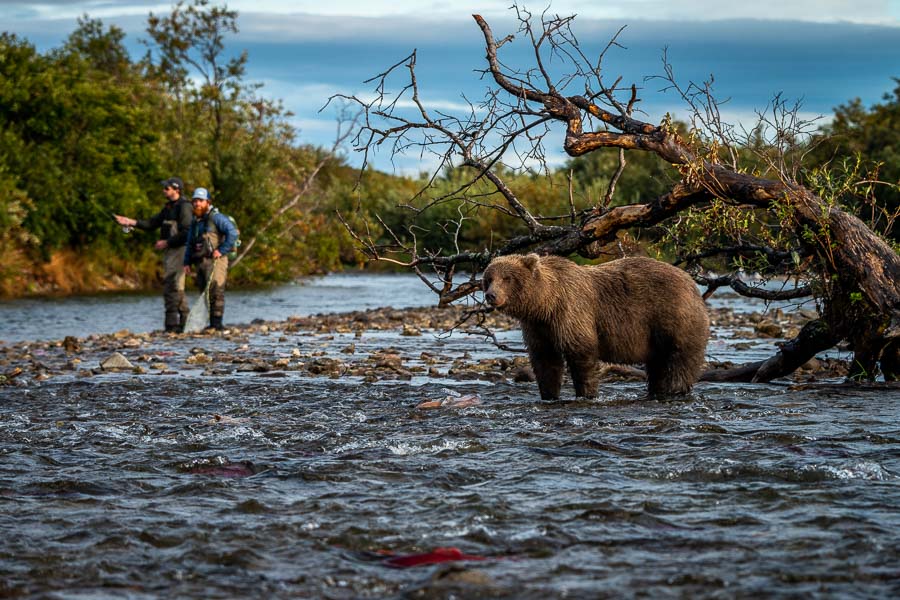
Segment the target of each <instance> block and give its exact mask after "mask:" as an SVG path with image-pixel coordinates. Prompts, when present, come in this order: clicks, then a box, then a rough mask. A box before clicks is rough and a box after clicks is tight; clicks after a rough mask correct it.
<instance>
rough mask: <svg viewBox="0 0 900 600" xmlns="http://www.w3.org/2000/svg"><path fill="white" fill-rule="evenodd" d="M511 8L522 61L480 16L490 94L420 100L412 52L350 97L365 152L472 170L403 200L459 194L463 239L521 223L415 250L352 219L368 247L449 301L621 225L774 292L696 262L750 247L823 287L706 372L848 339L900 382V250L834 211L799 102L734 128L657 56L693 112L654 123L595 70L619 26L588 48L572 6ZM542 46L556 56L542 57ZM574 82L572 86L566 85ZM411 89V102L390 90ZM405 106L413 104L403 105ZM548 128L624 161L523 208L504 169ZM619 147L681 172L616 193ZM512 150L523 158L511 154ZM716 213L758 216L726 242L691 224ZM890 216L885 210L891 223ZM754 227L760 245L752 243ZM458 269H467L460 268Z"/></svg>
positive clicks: (734, 374)
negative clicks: (807, 157) (560, 205)
mask: <svg viewBox="0 0 900 600" xmlns="http://www.w3.org/2000/svg"><path fill="white" fill-rule="evenodd" d="M514 10H515V11H516V14H517V16H518V19H519V24H520V27H519V31H518V34H519V35H521V36H523V37H524V38H526V39H527V41H528V43H530V45H531V49H532V51H533V52H532V56H533V65H532V66H531V67H530V68H528V69H518V70H517V69H513V68H510V67H507V66H505V64H504V63H503V62H502V61H501V60H500V58H499V52H500V50H501V48H502V47H503V46H504V45H505V44H507V43H509V42H511V41H513V39H514V36H512V35H510V36H507V37H505V38H503V39H502V40H499V41H498V40H497V39H496V38H495V36H494V34H493V31H492V30H491V28H490V26H489V25H488V23H487V22H486V21H485V20H484V19H483V18H481V17H480V16H478V15H474V19H475V22H476V24H477V25H478V27H479V28H480V29H481V32H482V34H483V37H484V42H485V50H486V55H485V60H486V68H485V69H484V71H483V74H484V76H485V77H486V78H487V79H488V80H489V81H490V82H492V84H493V85H492V87H491V89H490V91H489V93H488V94H487V95H486V97H485V98H484V100H483V101H481V102H480V103H479V104H477V105H475V104H471V105H470V110H469V114H467V115H466V116H464V117H456V116H451V115H448V114H445V113H441V112H432V111H430V110H429V109H428V108H427V107H426V103H425V102H423V101H422V99H421V96H420V90H419V87H418V82H417V79H416V53H415V52H413V53H412V54H411V55H410V56H409V57H407V59H405V60H403V61H401V62H399V63H397V64H395V65H394V66H392V67H391V68H389V69H388V70H387V71H385V72H384V73H381V74H380V75H378V76H377V77H375V78H373V79H372V81H373V82H375V83H376V85H377V87H376V92H377V93H376V95H375V97H374V99H372V100H368V101H363V100H361V99H359V98H356V97H351V98H350V99H351V100H352V101H355V102H357V103H359V104H360V106H361V107H362V109H363V110H364V114H365V123H364V125H363V127H362V129H361V130H360V132H359V134H358V136H357V140H356V141H357V147H358V149H359V150H361V151H362V152H363V153H364V155H365V156H366V157H368V155H369V153H370V152H373V151H375V150H377V149H378V148H379V147H381V146H382V145H384V144H387V145H388V146H389V147H390V148H391V151H392V152H393V153H396V154H399V153H404V152H409V151H410V150H417V151H418V152H420V153H421V154H422V155H423V156H425V155H427V156H430V157H432V158H434V159H436V163H437V167H436V169H435V171H434V173H435V175H434V176H433V177H432V179H431V180H430V183H433V182H434V180H435V179H434V178H435V177H436V176H437V174H438V173H440V172H441V171H442V170H447V169H450V168H454V169H466V170H468V172H469V173H470V175H471V176H470V177H469V178H468V179H467V180H466V181H465V182H464V183H463V184H461V185H459V186H458V187H457V188H456V189H454V190H453V191H452V192H450V193H443V194H441V195H437V196H434V195H431V196H429V190H430V186H426V187H425V189H423V190H422V192H420V197H419V200H420V205H419V206H413V203H411V208H413V210H415V211H418V212H422V211H427V210H431V209H434V208H435V207H437V206H440V205H442V204H445V203H448V202H454V203H455V206H456V207H457V215H458V217H457V218H454V219H448V220H447V222H446V223H445V224H444V225H443V227H444V228H445V229H446V230H448V231H451V232H453V233H455V234H456V235H457V236H458V234H459V232H460V231H461V230H462V229H463V227H464V226H465V223H466V220H467V215H468V214H471V212H470V211H475V210H494V211H499V212H501V213H503V214H504V215H506V216H507V217H508V218H510V219H515V220H517V221H518V222H519V223H520V224H521V230H520V233H519V234H518V235H515V236H510V237H508V238H507V239H504V240H501V241H500V242H499V243H498V245H496V246H493V247H488V248H485V249H483V250H472V249H465V248H462V247H460V245H459V244H457V246H456V248H455V249H454V250H453V251H451V252H447V251H444V250H441V249H435V248H427V247H420V245H419V243H418V242H417V235H416V234H417V232H416V231H414V230H410V231H409V232H407V234H406V235H403V236H401V235H399V233H398V232H395V231H391V230H390V229H389V228H387V227H385V226H384V224H383V223H382V224H381V227H380V233H381V239H380V240H379V238H378V236H377V235H376V234H374V233H373V230H371V229H370V230H367V231H359V230H353V231H351V233H352V234H353V235H354V236H355V237H356V239H357V241H358V242H359V244H360V247H361V248H362V249H363V251H364V252H365V253H366V254H367V255H368V256H369V257H370V258H371V259H373V260H387V261H393V262H396V263H399V264H403V265H406V266H408V267H410V268H412V269H414V270H415V271H416V272H417V273H418V274H419V275H420V277H422V279H423V281H425V282H426V283H427V284H428V285H429V286H431V288H432V289H433V290H434V291H435V292H436V293H437V294H438V295H439V298H440V302H441V303H442V304H447V303H449V302H453V301H455V300H458V299H460V298H462V297H464V296H466V295H469V294H471V293H472V292H474V291H476V290H478V289H479V288H480V280H479V278H478V274H479V273H480V272H481V270H482V269H483V268H484V267H485V266H486V265H487V263H488V262H489V261H490V260H491V258H493V257H495V256H498V255H503V254H510V253H520V252H526V251H528V252H538V253H541V254H558V255H563V256H569V255H573V254H578V255H580V256H582V257H586V258H598V257H600V256H601V255H602V254H604V253H610V252H611V250H610V248H613V251H612V252H614V248H615V245H616V243H617V242H619V241H620V240H621V238H622V233H623V232H626V231H630V232H635V231H640V230H647V229H648V228H659V227H664V228H666V229H667V230H668V231H669V233H670V235H671V238H670V241H671V243H672V244H673V247H674V248H676V250H677V251H678V252H679V254H680V255H681V259H680V262H683V263H684V264H685V265H686V268H688V269H689V270H690V271H691V272H693V273H695V274H696V275H697V277H698V280H700V281H701V282H705V283H706V284H707V286H708V287H709V291H710V293H711V292H712V290H713V289H714V288H715V287H720V286H722V285H728V286H730V287H731V288H732V289H734V290H735V291H736V292H738V293H745V294H748V293H749V294H757V295H759V294H767V293H771V292H761V291H759V290H756V289H751V288H750V286H747V285H746V284H744V283H743V282H742V280H741V279H740V278H739V277H735V276H733V275H731V276H726V277H725V278H710V277H707V276H705V275H704V273H705V270H704V261H705V260H708V259H710V258H715V259H716V260H718V261H719V263H718V264H722V262H721V261H722V257H723V256H724V257H728V260H729V262H728V263H727V264H729V265H731V266H733V267H737V266H740V265H741V264H744V263H743V262H742V261H743V260H744V259H746V260H752V261H754V263H753V264H755V265H759V264H764V268H763V269H762V271H763V272H764V273H765V274H767V275H769V276H777V275H792V276H794V277H800V278H802V279H803V280H804V281H806V282H807V284H806V285H803V286H800V287H798V288H797V289H795V290H793V291H790V292H782V294H785V295H790V294H793V297H799V296H803V295H808V296H811V297H813V298H815V300H816V304H817V307H818V310H819V318H818V319H817V320H815V321H813V322H812V323H810V324H808V325H807V326H806V327H804V328H803V330H802V331H801V332H800V334H799V335H798V337H797V338H796V339H794V340H791V341H790V342H788V343H787V344H784V345H783V347H782V348H781V349H780V351H779V352H778V353H777V354H776V355H775V356H773V358H772V359H770V360H767V361H762V362H761V363H758V364H756V365H745V366H743V367H740V368H736V369H734V370H732V371H729V372H724V373H723V372H717V373H716V374H714V375H712V374H711V375H710V377H715V378H716V379H718V380H723V379H724V380H747V381H769V380H771V379H773V378H776V377H779V376H783V375H786V374H789V373H790V372H792V371H793V370H794V369H796V368H797V367H798V366H800V365H801V364H803V363H804V362H806V360H808V359H809V358H811V357H813V356H814V355H815V354H816V353H818V352H821V351H823V350H826V349H828V348H831V347H833V346H834V345H835V344H836V343H838V342H841V341H845V342H847V343H848V345H849V347H850V348H852V351H853V366H852V368H851V377H852V378H854V379H868V380H872V379H874V378H875V377H876V376H877V374H878V372H879V367H880V372H882V373H883V374H884V377H885V379H886V380H889V381H894V380H898V379H900V257H898V255H897V253H896V252H895V251H894V249H893V248H892V247H891V246H890V245H889V244H888V243H886V242H885V241H884V239H882V238H881V237H880V236H879V235H878V234H877V233H876V232H875V231H873V229H871V228H870V227H869V226H867V225H866V224H865V223H864V222H863V221H862V220H860V219H859V218H857V217H856V216H854V215H853V214H850V213H849V212H847V211H845V210H844V209H842V208H841V204H840V200H841V198H840V194H835V195H833V196H832V197H823V196H822V195H820V194H819V193H817V191H816V188H815V186H814V185H810V184H809V183H808V181H807V180H809V179H810V177H809V176H808V174H807V173H806V172H805V171H804V170H803V166H802V157H803V141H802V135H801V134H802V133H803V131H804V128H805V127H808V126H809V123H805V122H803V121H801V120H800V119H799V118H798V115H799V110H798V107H796V106H795V107H793V108H791V107H788V106H787V105H786V104H785V103H784V102H783V101H781V99H780V98H779V97H777V96H776V99H775V101H774V102H773V104H772V117H766V116H765V115H763V114H761V115H760V120H761V122H760V124H759V126H758V127H757V128H755V129H753V130H752V131H751V132H750V133H746V132H745V134H743V135H744V137H743V140H742V139H740V136H741V135H742V134H739V133H738V131H737V130H736V129H735V128H733V127H729V126H727V125H726V124H724V123H723V122H722V120H721V118H720V115H719V110H718V105H717V103H716V101H715V99H714V98H713V96H712V93H711V87H710V85H709V84H702V85H695V84H691V85H690V86H688V87H686V88H681V87H679V85H678V83H677V81H676V78H675V76H674V74H673V71H672V68H671V66H670V65H669V64H668V62H667V61H666V60H665V59H664V61H663V64H664V70H665V74H664V75H662V76H661V77H660V79H661V80H662V81H663V82H664V84H665V85H666V86H667V87H668V88H669V89H670V90H674V91H675V92H676V93H677V94H678V96H679V98H681V99H682V100H683V101H685V102H686V103H687V104H688V106H689V107H690V109H691V111H692V115H693V117H692V123H691V125H690V127H688V128H684V127H679V126H678V124H676V123H673V122H672V121H671V119H669V118H668V117H666V118H665V119H663V120H662V122H661V123H660V124H652V123H649V122H646V121H643V120H640V119H638V118H635V116H634V115H635V112H636V111H635V108H636V106H637V104H638V102H639V101H640V99H639V97H638V87H637V86H636V85H630V86H622V85H620V84H621V82H620V80H616V81H615V82H614V83H612V84H611V85H607V84H606V83H605V81H604V79H603V73H604V71H603V70H602V69H601V65H602V63H603V60H604V58H605V55H606V53H607V51H608V50H609V49H610V48H612V47H614V46H617V45H618V41H617V39H618V37H619V35H620V34H621V31H622V30H620V31H619V33H617V34H616V35H615V36H614V37H613V38H612V39H611V40H610V42H609V44H608V45H607V46H606V47H605V48H604V49H603V50H602V51H601V52H600V54H599V56H598V57H597V58H596V59H595V60H593V61H592V60H589V59H588V58H587V57H586V56H585V54H584V53H583V51H582V48H581V46H580V44H579V42H578V40H577V38H576V37H575V35H574V34H573V32H572V29H571V25H572V22H573V17H567V18H563V17H558V16H554V17H547V16H546V15H545V16H543V17H542V18H541V19H540V22H539V23H540V26H539V27H537V26H535V19H533V16H532V15H531V14H529V13H527V12H526V11H524V10H521V9H519V8H516V7H514ZM548 57H552V58H553V65H554V66H555V67H557V68H555V69H553V70H551V69H550V68H548V64H550V61H549V60H548ZM560 63H564V64H566V66H567V69H568V70H567V71H565V72H564V73H563V74H558V72H559V68H558V65H559V64H560ZM403 68H405V69H406V71H407V78H406V83H405V85H404V87H403V88H402V89H401V90H400V92H399V93H398V94H396V95H389V94H388V92H387V89H388V87H389V85H388V81H389V78H392V77H394V76H396V75H397V72H398V71H400V70H401V69H403ZM575 85H578V86H580V87H579V91H580V92H581V93H578V94H566V93H565V90H566V89H568V88H572V87H574V86H575ZM404 95H406V96H408V100H409V103H408V104H404V103H401V102H399V100H400V98H401V97H403V96H404ZM405 106H412V107H413V109H412V111H410V110H408V109H407V108H405ZM557 125H561V126H562V128H563V132H561V133H562V135H563V136H564V137H563V139H562V148H563V149H564V150H565V152H566V153H567V154H568V155H569V156H573V157H578V156H583V155H586V154H588V153H591V152H595V151H598V150H601V149H608V148H611V149H614V150H615V151H617V152H618V167H617V168H616V170H615V172H614V173H612V174H611V175H610V176H609V185H608V188H607V192H606V194H605V195H604V196H603V198H599V199H596V200H595V201H594V202H593V203H592V204H589V205H586V206H581V207H579V206H577V205H576V201H575V194H574V193H573V191H572V190H571V188H570V190H569V211H568V214H565V215H550V216H546V215H542V214H540V213H539V212H535V211H533V210H531V209H530V208H529V205H528V202H527V200H526V199H523V198H522V197H520V196H519V195H518V194H517V193H516V192H515V190H514V189H512V188H511V186H510V185H508V184H507V182H506V179H507V178H506V174H507V173H509V172H510V166H512V167H518V168H530V167H533V166H534V165H538V166H539V167H540V166H543V167H544V168H546V163H545V156H546V152H545V146H544V144H545V143H546V142H547V140H552V139H558V138H554V136H555V135H557V130H558V127H557V128H554V127H555V126H557ZM763 135H765V136H766V137H767V139H768V140H771V141H769V142H768V143H766V144H763V145H762V146H759V145H757V146H758V147H757V150H756V151H755V153H753V154H752V155H750V156H751V159H752V160H750V161H749V162H750V163H751V164H749V165H748V164H747V162H748V151H747V149H748V148H750V147H751V146H752V144H751V141H752V138H754V137H755V138H757V139H758V138H759V137H760V136H763ZM742 142H743V143H742ZM626 152H627V153H634V152H642V153H650V154H653V155H656V156H657V157H659V159H660V160H662V161H665V162H666V163H668V164H670V165H673V166H674V167H675V168H676V169H677V172H678V173H679V179H678V180H677V181H675V182H674V183H673V185H672V186H671V188H670V189H669V191H668V192H667V193H664V194H662V195H660V196H658V197H656V198H651V199H647V200H646V201H643V202H637V203H629V204H621V205H615V203H614V202H613V197H614V194H615V188H616V182H617V181H618V179H619V177H620V175H621V173H622V172H623V170H624V169H625V168H627V161H626ZM513 161H515V162H516V163H517V164H515V165H511V163H512V162H513ZM751 169H755V172H754V171H753V170H751ZM485 183H487V184H489V185H490V186H491V190H490V192H491V193H490V194H486V193H485V192H484V185H485ZM711 213H715V214H717V215H722V214H729V215H730V217H729V218H734V217H735V215H739V216H742V217H741V218H746V215H748V214H753V215H759V214H760V213H761V214H762V216H755V217H754V222H755V223H756V225H755V226H752V225H746V224H745V225H744V226H742V227H740V228H737V229H736V230H735V229H734V228H732V230H731V231H730V233H732V234H736V235H732V236H731V239H730V240H728V243H725V239H724V238H725V237H727V236H724V235H720V234H723V231H718V232H717V235H716V236H712V238H714V239H711V238H709V237H707V236H704V235H699V236H698V233H697V231H696V230H694V231H693V232H692V230H691V227H692V224H696V223H698V222H701V221H702V220H703V219H704V215H707V216H708V215H709V214H711ZM895 217H896V215H891V216H890V219H889V221H890V222H892V221H893V219H894V218H895ZM673 221H677V222H676V223H674V224H673ZM561 223H562V224H561ZM373 225H375V224H373ZM721 229H723V230H727V229H728V228H727V227H726V228H721ZM773 231H774V232H775V233H772V232H773ZM725 233H728V232H727V231H726V232H725ZM686 235H687V236H690V235H693V236H694V238H697V237H700V238H702V239H701V242H703V243H700V244H699V245H698V244H696V243H695V244H693V246H691V247H690V250H691V252H688V249H689V248H688V246H689V245H688V244H686V243H683V242H684V239H686V238H685V236H686ZM385 238H386V239H387V242H385V241H384V240H385ZM751 238H753V241H754V242H756V243H748V239H751ZM695 241H696V239H695ZM698 247H699V251H698ZM462 272H464V273H466V275H465V276H462V277H460V276H459V273H462ZM435 274H436V275H437V279H435V278H434V275H435ZM460 279H461V280H460Z"/></svg>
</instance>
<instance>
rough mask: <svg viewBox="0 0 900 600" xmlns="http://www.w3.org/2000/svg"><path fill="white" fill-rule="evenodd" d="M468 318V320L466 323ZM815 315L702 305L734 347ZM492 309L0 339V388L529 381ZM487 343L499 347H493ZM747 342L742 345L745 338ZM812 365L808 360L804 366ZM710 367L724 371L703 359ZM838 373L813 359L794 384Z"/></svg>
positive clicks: (608, 369)
mask: <svg viewBox="0 0 900 600" xmlns="http://www.w3.org/2000/svg"><path fill="white" fill-rule="evenodd" d="M467 316H468V318H466V317H467ZM814 316H815V315H814V314H811V313H806V312H804V311H795V312H791V313H789V314H785V313H783V312H782V311H780V310H775V311H769V312H768V313H766V314H762V313H737V312H733V311H730V310H727V309H710V319H711V322H712V325H713V331H714V336H716V335H719V336H725V337H727V338H728V339H729V342H730V343H732V344H733V345H735V346H737V347H738V348H739V347H740V344H741V343H749V340H754V341H759V340H761V339H763V338H768V339H770V340H771V342H772V343H773V344H772V346H773V347H772V353H774V352H775V351H776V350H777V349H776V348H775V345H774V342H777V341H778V340H779V339H783V338H790V337H793V336H794V335H796V333H797V331H799V328H800V327H801V326H802V324H803V323H804V322H805V321H806V320H808V319H810V318H813V317H814ZM517 327H518V326H517V324H516V323H515V322H514V321H513V320H512V319H509V318H508V317H506V316H504V315H500V314H498V313H489V314H482V313H478V314H470V313H468V312H466V309H464V308H463V307H449V308H440V309H439V308H436V307H424V308H408V309H394V308H390V307H387V308H380V309H372V310H367V311H355V312H349V313H339V314H338V313H335V314H320V315H314V316H309V317H295V318H290V319H288V320H286V321H277V322H272V321H260V320H257V321H254V322H252V323H250V324H246V325H235V326H231V327H229V328H228V329H226V330H225V331H204V332H201V333H196V334H173V333H163V332H161V331H157V332H150V333H132V332H130V331H128V330H122V331H119V332H116V333H112V334H96V335H91V336H88V337H85V338H76V337H71V336H70V337H66V338H64V339H61V340H54V341H30V342H15V343H4V342H2V341H0V385H28V384H29V383H31V382H41V381H45V380H48V379H52V378H75V377H79V378H80V377H94V376H98V375H103V374H106V373H133V374H137V375H146V374H151V373H154V374H159V375H177V374H200V375H225V374H235V373H237V374H240V373H246V374H257V375H259V376H265V377H291V376H294V377H297V376H299V377H331V378H338V377H357V378H360V379H361V380H363V381H369V382H371V381H380V380H391V379H407V380H408V379H412V378H413V377H427V378H430V379H442V378H445V379H454V380H472V379H480V380H489V381H533V379H534V375H533V373H532V372H531V370H530V368H529V366H528V358H527V355H526V354H524V353H522V352H511V351H510V350H512V349H514V348H510V346H518V348H517V349H518V350H522V348H521V343H516V342H513V343H511V344H504V343H503V341H502V340H501V339H498V333H503V332H510V331H511V330H514V329H517ZM451 331H452V332H453V333H452V335H453V336H465V335H466V334H469V336H471V335H477V336H482V337H483V339H480V340H478V342H477V344H475V346H477V347H478V348H480V351H474V352H473V351H470V350H469V349H467V348H462V349H461V348H459V347H457V348H455V349H453V350H446V349H444V347H443V346H442V345H441V344H436V343H434V342H435V340H440V339H444V338H446V337H447V336H448V335H450V333H449V332H451ZM492 340H493V341H495V342H497V343H498V344H500V347H497V346H495V345H494V344H493V343H492ZM743 340H748V341H746V342H745V341H743ZM811 362H812V361H811ZM710 366H727V365H722V364H719V363H713V362H711V363H710ZM836 368H837V369H839V368H841V367H840V365H836V364H824V363H823V362H821V361H816V362H815V363H813V364H810V365H808V368H806V369H805V370H800V371H798V374H795V378H798V377H805V378H807V379H808V378H809V377H810V373H813V372H816V371H828V372H829V375H826V376H834V370H835V369H836ZM642 378H643V372H642V371H640V370H639V369H636V368H633V367H628V366H618V365H615V366H614V365H607V366H605V367H604V370H603V379H604V381H615V380H640V379H642Z"/></svg>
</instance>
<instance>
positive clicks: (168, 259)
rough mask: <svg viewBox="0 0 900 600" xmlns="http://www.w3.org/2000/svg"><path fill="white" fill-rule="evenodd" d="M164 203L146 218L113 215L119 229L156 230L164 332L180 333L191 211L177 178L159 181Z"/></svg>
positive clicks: (182, 320)
mask: <svg viewBox="0 0 900 600" xmlns="http://www.w3.org/2000/svg"><path fill="white" fill-rule="evenodd" d="M162 186H163V194H164V195H165V197H166V204H165V206H163V208H162V210H160V211H159V212H158V213H157V214H155V215H153V216H152V217H150V218H149V219H132V218H130V217H123V216H121V215H115V218H116V221H117V222H118V223H119V225H121V226H123V227H137V228H138V229H145V230H151V229H157V228H159V239H158V240H157V241H156V243H155V244H154V245H153V247H154V248H155V249H157V250H160V251H162V253H163V300H164V301H165V305H166V331H171V332H180V331H181V330H182V328H183V327H184V321H185V319H187V314H188V305H187V300H186V299H185V297H184V270H183V269H182V262H183V260H184V244H185V242H186V241H187V235H188V230H189V229H190V227H191V219H192V218H193V211H192V208H191V203H190V201H189V200H188V199H187V198H185V197H184V195H183V194H182V190H183V189H184V182H182V181H181V178H179V177H169V178H168V179H166V180H163V182H162Z"/></svg>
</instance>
